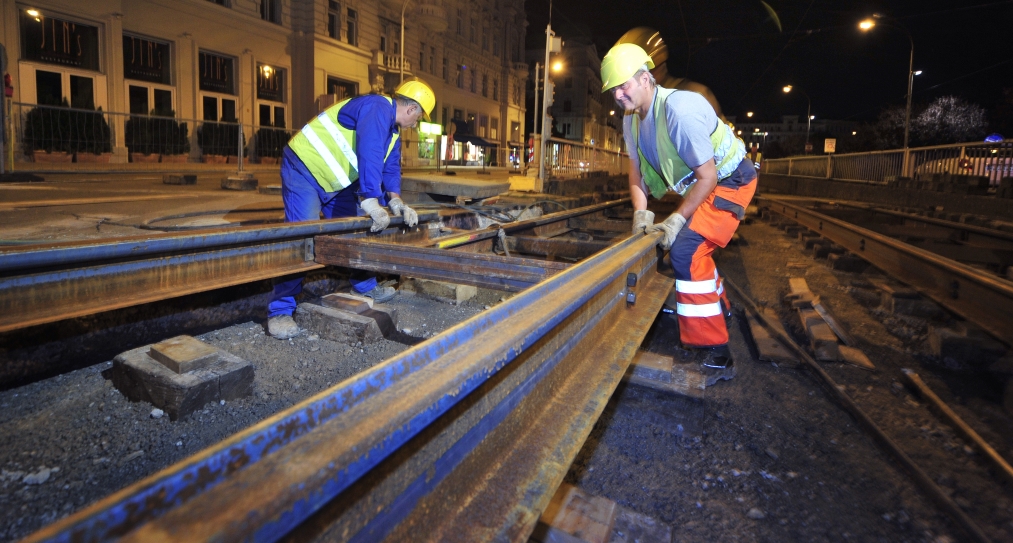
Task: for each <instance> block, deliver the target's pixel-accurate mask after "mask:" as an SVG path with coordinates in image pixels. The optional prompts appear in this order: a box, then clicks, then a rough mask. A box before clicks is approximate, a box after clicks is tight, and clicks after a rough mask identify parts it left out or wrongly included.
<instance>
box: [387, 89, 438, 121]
mask: <svg viewBox="0 0 1013 543" xmlns="http://www.w3.org/2000/svg"><path fill="white" fill-rule="evenodd" d="M394 94H399V95H401V96H404V97H405V98H411V99H412V100H415V101H416V102H418V103H419V105H420V106H422V117H423V118H424V119H425V120H426V122H429V114H430V113H432V111H433V108H434V107H436V93H434V92H433V89H431V88H429V85H426V84H425V83H423V82H422V81H419V80H414V81H405V82H404V83H401V85H400V86H399V87H398V88H397V90H395V91H394Z"/></svg>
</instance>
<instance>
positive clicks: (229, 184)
mask: <svg viewBox="0 0 1013 543" xmlns="http://www.w3.org/2000/svg"><path fill="white" fill-rule="evenodd" d="M257 185H258V181H257V179H256V178H255V177H253V175H252V174H233V175H230V176H228V177H223V178H222V188H223V189H225V190H257Z"/></svg>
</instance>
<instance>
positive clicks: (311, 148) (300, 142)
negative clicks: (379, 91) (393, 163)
mask: <svg viewBox="0 0 1013 543" xmlns="http://www.w3.org/2000/svg"><path fill="white" fill-rule="evenodd" d="M384 98H386V99H387V101H388V102H390V103H391V104H392V105H393V103H394V101H393V99H392V98H390V97H389V96H384ZM350 101H352V98H349V99H347V100H343V101H341V102H338V103H337V104H334V105H333V106H331V107H329V108H327V109H325V110H324V111H323V112H321V113H320V114H319V115H317V116H316V117H314V118H313V120H311V121H310V122H308V123H306V126H304V127H303V128H302V130H300V131H299V133H297V134H296V135H295V136H293V137H292V139H291V140H289V142H288V146H289V148H291V149H292V151H293V152H294V153H295V154H296V156H298V157H299V160H302V162H303V164H305V165H306V169H308V170H309V171H310V173H311V174H313V178H314V179H316V181H317V183H319V184H320V186H321V187H323V189H324V190H325V191H327V192H337V191H339V190H341V189H344V188H347V187H348V186H349V185H351V184H352V183H354V182H355V181H357V180H358V179H359V159H358V157H357V156H356V154H355V148H356V147H355V131H354V130H350V129H348V128H345V127H343V126H341V124H340V123H339V122H338V114H339V113H340V112H341V108H343V107H345V106H346V105H347V104H348V102H350ZM399 137H400V135H399V134H394V135H392V136H391V138H390V145H388V146H387V154H386V155H384V157H383V158H384V160H387V157H389V156H390V153H391V151H393V150H394V145H396V144H397V140H398V138H399Z"/></svg>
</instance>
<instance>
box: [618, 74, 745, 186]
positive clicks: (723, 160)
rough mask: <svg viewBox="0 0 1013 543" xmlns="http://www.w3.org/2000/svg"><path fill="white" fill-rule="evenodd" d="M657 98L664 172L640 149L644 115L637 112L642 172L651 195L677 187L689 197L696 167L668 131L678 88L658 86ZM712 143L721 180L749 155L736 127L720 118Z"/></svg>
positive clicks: (636, 135)
mask: <svg viewBox="0 0 1013 543" xmlns="http://www.w3.org/2000/svg"><path fill="white" fill-rule="evenodd" d="M657 89H658V92H657V93H655V97H654V128H655V135H656V138H655V140H656V141H657V144H656V149H657V151H658V161H659V162H660V163H661V173H658V171H657V170H655V169H654V166H651V164H650V163H649V162H648V161H647V158H645V157H644V153H643V151H641V150H640V116H638V115H636V114H634V115H633V142H634V143H635V144H636V146H637V154H638V155H639V156H640V173H641V175H642V176H643V178H644V183H645V184H646V185H647V188H648V189H649V190H650V191H651V196H654V197H655V198H661V197H662V196H664V195H665V192H667V191H669V190H673V191H675V192H678V193H679V194H680V195H682V196H685V195H686V193H687V192H689V189H690V187H692V186H693V183H694V182H696V179H693V177H692V176H693V170H692V168H690V167H689V166H687V165H686V163H685V162H684V161H683V160H682V158H681V157H680V156H679V152H678V151H676V149H675V145H674V144H673V143H672V138H671V136H670V135H669V133H668V115H667V111H666V108H665V102H666V101H667V100H668V97H669V96H671V95H672V93H675V92H690V91H678V90H676V89H666V88H664V87H658V88H657ZM711 144H712V145H713V146H714V164H715V165H717V171H718V180H721V179H724V178H726V177H728V176H730V175H732V173H733V172H735V168H737V167H738V166H739V163H740V162H742V159H743V158H744V157H745V156H746V144H745V143H743V142H742V140H741V139H739V138H737V137H735V135H734V134H733V133H732V129H731V128H730V127H729V126H728V125H727V124H725V123H724V122H722V121H721V120H720V119H718V125H717V128H715V129H714V132H712V133H711Z"/></svg>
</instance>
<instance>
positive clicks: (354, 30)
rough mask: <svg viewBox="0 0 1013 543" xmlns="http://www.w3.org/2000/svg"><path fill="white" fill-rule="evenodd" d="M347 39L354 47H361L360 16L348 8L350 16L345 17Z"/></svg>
mask: <svg viewBox="0 0 1013 543" xmlns="http://www.w3.org/2000/svg"><path fill="white" fill-rule="evenodd" d="M345 27H346V29H345V39H346V40H347V41H348V43H350V44H352V45H359V14H358V12H356V11H355V10H354V9H352V8H348V16H347V17H345Z"/></svg>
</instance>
